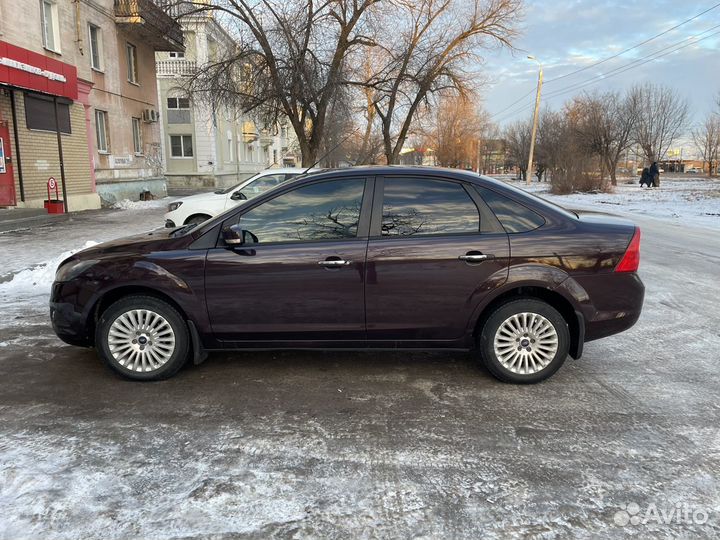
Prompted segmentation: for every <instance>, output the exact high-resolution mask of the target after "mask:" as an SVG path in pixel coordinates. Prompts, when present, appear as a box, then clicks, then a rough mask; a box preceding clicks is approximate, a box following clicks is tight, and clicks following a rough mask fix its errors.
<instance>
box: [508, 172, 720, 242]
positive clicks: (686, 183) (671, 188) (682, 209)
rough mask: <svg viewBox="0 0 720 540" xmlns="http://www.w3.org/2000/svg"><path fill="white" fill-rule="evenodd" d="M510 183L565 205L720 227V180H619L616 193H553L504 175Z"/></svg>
mask: <svg viewBox="0 0 720 540" xmlns="http://www.w3.org/2000/svg"><path fill="white" fill-rule="evenodd" d="M503 180H505V181H506V182H509V183H510V184H512V185H514V186H516V187H519V188H522V189H525V190H527V191H529V192H531V193H535V194H536V195H540V196H541V197H543V198H545V199H548V200H549V201H552V202H554V203H556V204H559V205H561V206H564V207H565V208H576V209H579V210H587V209H590V210H595V211H602V212H607V213H616V214H626V215H633V214H635V215H645V216H649V217H654V218H659V219H663V220H668V221H670V222H676V223H682V224H686V225H695V226H698V227H707V228H711V229H720V180H717V179H708V178H698V177H693V178H683V177H662V178H661V183H660V187H659V188H641V187H640V184H638V183H637V180H631V181H630V182H631V183H625V182H628V180H627V179H619V180H618V185H617V186H616V187H615V188H614V192H613V193H572V194H570V195H553V194H552V193H550V184H549V183H545V182H542V183H538V182H533V183H532V184H531V185H530V186H527V185H526V184H525V183H524V182H518V181H516V180H510V179H507V178H503Z"/></svg>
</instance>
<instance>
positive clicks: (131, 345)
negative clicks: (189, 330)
mask: <svg viewBox="0 0 720 540" xmlns="http://www.w3.org/2000/svg"><path fill="white" fill-rule="evenodd" d="M108 348H109V349H110V354H112V356H113V358H114V359H115V360H116V361H117V363H118V364H120V365H121V366H123V367H124V368H126V369H129V370H132V371H140V372H149V371H155V370H157V369H159V368H160V367H162V366H163V365H164V364H165V363H166V362H167V361H168V360H170V358H171V357H172V355H173V352H175V332H174V331H173V329H172V326H171V325H170V323H169V322H168V321H167V320H166V319H165V318H164V317H163V316H162V315H160V314H158V313H156V312H154V311H151V310H148V309H132V310H130V311H126V312H125V313H123V314H121V315H120V316H118V317H117V319H115V320H114V321H113V323H112V325H110V331H109V332H108Z"/></svg>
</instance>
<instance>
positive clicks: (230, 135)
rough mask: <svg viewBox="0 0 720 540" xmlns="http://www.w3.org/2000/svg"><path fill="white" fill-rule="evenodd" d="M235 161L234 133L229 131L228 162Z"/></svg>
mask: <svg viewBox="0 0 720 540" xmlns="http://www.w3.org/2000/svg"><path fill="white" fill-rule="evenodd" d="M232 160H233V134H232V131H230V130H228V131H227V161H229V162H230V161H232Z"/></svg>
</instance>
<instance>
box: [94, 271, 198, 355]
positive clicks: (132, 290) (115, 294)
mask: <svg viewBox="0 0 720 540" xmlns="http://www.w3.org/2000/svg"><path fill="white" fill-rule="evenodd" d="M128 296H150V297H153V298H157V299H158V300H162V301H163V302H166V303H168V304H170V305H171V306H172V307H173V308H175V309H176V310H177V312H178V313H179V314H180V316H181V317H182V318H183V320H185V321H186V322H192V320H191V319H190V317H188V314H187V313H186V312H185V310H184V309H183V308H182V306H181V305H180V304H179V303H178V302H177V301H176V300H175V299H174V298H173V297H172V296H170V295H169V294H167V293H165V292H162V291H159V290H157V289H154V288H152V287H147V286H143V285H121V286H119V287H116V288H114V289H110V290H108V291H106V292H105V293H103V294H102V295H101V296H100V297H99V298H97V300H96V301H95V303H94V304H93V306H92V307H91V308H90V312H89V316H88V321H87V326H88V329H89V331H88V335H89V336H91V339H92V340H93V345H94V344H95V341H94V336H95V329H96V327H97V322H98V320H100V315H101V314H102V313H103V312H104V311H105V310H106V309H107V308H108V307H110V306H111V305H112V304H113V303H115V302H117V301H118V300H121V299H122V298H126V297H128Z"/></svg>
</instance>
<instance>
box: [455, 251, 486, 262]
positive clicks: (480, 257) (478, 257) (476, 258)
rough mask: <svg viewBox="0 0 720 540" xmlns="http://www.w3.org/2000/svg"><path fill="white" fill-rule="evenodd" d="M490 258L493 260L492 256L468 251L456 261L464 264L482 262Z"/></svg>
mask: <svg viewBox="0 0 720 540" xmlns="http://www.w3.org/2000/svg"><path fill="white" fill-rule="evenodd" d="M492 258H494V255H486V254H484V253H480V252H479V251H469V252H467V253H466V254H465V255H460V256H459V257H458V259H460V260H461V261H465V262H482V261H487V260H488V259H492Z"/></svg>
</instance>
